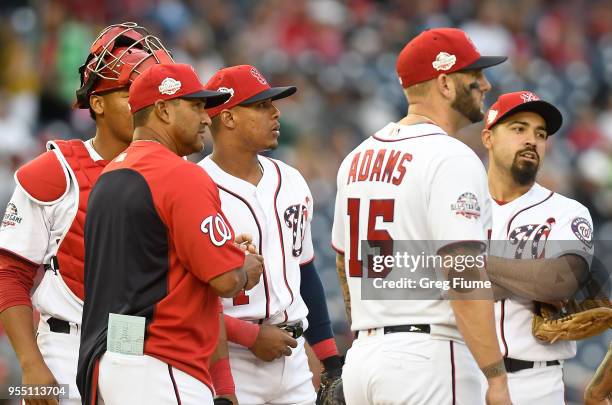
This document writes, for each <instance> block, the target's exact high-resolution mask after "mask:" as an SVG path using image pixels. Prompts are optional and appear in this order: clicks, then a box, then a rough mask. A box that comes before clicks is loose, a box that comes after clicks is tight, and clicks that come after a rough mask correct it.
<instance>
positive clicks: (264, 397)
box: [228, 337, 317, 405]
mask: <svg viewBox="0 0 612 405" xmlns="http://www.w3.org/2000/svg"><path fill="white" fill-rule="evenodd" d="M297 342H298V346H297V347H296V348H295V349H291V350H292V352H291V356H283V357H281V358H280V359H276V360H273V361H271V362H265V361H263V360H260V359H258V358H257V357H255V355H254V354H253V353H251V351H250V350H249V349H247V348H245V347H243V346H240V345H236V344H234V343H231V342H229V343H228V346H229V354H230V356H229V358H230V366H231V368H232V375H233V377H234V383H235V385H236V398H238V402H239V403H240V405H263V404H270V405H287V404H295V405H312V404H314V403H315V400H316V398H317V394H316V393H315V390H314V387H313V385H312V373H311V372H310V368H309V367H308V357H307V356H306V351H305V349H304V338H303V337H299V338H298V339H297Z"/></svg>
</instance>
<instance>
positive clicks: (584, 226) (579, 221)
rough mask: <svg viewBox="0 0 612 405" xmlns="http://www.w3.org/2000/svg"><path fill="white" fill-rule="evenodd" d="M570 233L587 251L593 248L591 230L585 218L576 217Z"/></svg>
mask: <svg viewBox="0 0 612 405" xmlns="http://www.w3.org/2000/svg"><path fill="white" fill-rule="evenodd" d="M572 232H574V235H576V237H577V238H578V239H579V240H580V241H581V242H582V243H584V244H585V245H586V247H588V248H589V249H591V248H592V247H593V228H591V224H590V223H589V221H587V220H586V219H585V218H582V217H576V218H574V220H573V221H572Z"/></svg>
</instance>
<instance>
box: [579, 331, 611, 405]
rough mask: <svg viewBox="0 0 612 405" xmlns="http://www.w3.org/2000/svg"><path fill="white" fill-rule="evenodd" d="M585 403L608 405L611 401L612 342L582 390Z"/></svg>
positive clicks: (586, 404)
mask: <svg viewBox="0 0 612 405" xmlns="http://www.w3.org/2000/svg"><path fill="white" fill-rule="evenodd" d="M584 403H585V405H610V404H611V403H612V342H610V346H609V348H608V352H607V353H606V357H605V358H604V359H603V360H602V362H601V364H600V365H599V367H598V368H597V371H596V372H595V375H594V376H593V379H592V380H591V382H589V385H588V386H587V389H586V390H585V392H584Z"/></svg>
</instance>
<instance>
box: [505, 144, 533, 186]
mask: <svg viewBox="0 0 612 405" xmlns="http://www.w3.org/2000/svg"><path fill="white" fill-rule="evenodd" d="M526 151H527V150H522V151H520V152H517V154H516V155H515V156H514V160H513V161H512V166H511V167H510V173H511V174H512V178H513V179H514V181H515V182H516V183H517V184H520V185H521V186H526V185H529V184H533V183H534V182H535V178H536V176H537V174H538V170H539V169H540V156H538V162H537V163H532V162H526V161H522V162H520V161H519V155H520V154H521V153H523V152H526ZM530 152H533V153H535V154H536V155H537V152H536V151H535V150H530Z"/></svg>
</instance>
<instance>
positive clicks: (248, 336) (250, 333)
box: [223, 314, 259, 348]
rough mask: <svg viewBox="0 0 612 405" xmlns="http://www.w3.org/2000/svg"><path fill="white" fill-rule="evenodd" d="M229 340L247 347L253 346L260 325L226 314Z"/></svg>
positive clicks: (226, 329) (226, 328)
mask: <svg viewBox="0 0 612 405" xmlns="http://www.w3.org/2000/svg"><path fill="white" fill-rule="evenodd" d="M223 319H224V320H225V332H226V334H227V340H228V341H230V342H233V343H236V344H239V345H240V346H244V347H246V348H249V347H253V345H254V344H255V341H256V340H257V335H259V325H257V324H255V323H251V322H248V321H243V320H242V319H238V318H234V317H232V316H229V315H227V314H226V315H224V317H223Z"/></svg>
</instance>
